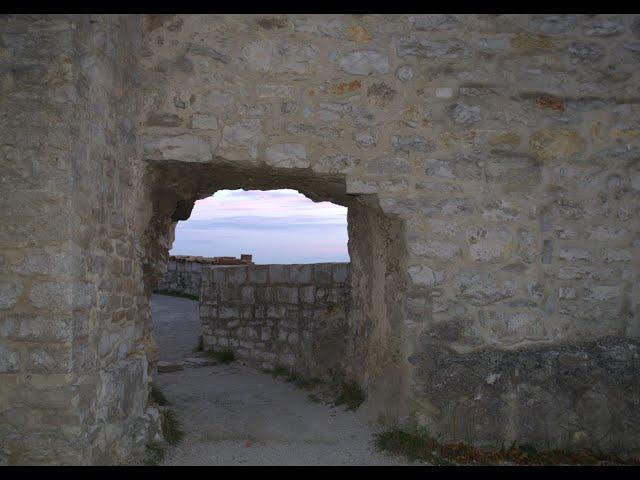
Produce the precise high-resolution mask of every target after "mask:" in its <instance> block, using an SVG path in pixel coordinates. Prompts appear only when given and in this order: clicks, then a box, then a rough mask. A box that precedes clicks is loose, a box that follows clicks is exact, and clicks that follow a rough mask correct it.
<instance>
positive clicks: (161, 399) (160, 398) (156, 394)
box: [150, 385, 170, 407]
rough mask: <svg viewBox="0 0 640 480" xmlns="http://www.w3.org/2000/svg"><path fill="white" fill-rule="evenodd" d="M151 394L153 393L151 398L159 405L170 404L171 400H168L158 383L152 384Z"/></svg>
mask: <svg viewBox="0 0 640 480" xmlns="http://www.w3.org/2000/svg"><path fill="white" fill-rule="evenodd" d="M150 395H151V400H152V401H153V402H155V403H157V404H158V405H160V406H161V407H166V406H167V405H170V402H169V400H167V397H165V395H164V393H163V392H162V390H161V389H160V387H158V386H157V385H151V393H150Z"/></svg>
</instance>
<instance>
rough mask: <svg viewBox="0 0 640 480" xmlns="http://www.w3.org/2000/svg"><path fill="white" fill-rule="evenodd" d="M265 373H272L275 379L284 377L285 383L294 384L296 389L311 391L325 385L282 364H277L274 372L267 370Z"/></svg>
mask: <svg viewBox="0 0 640 480" xmlns="http://www.w3.org/2000/svg"><path fill="white" fill-rule="evenodd" d="M265 373H270V374H271V375H272V376H273V377H274V378H277V377H284V381H285V382H290V383H293V384H294V385H295V386H296V387H298V388H300V389H303V390H311V389H313V388H315V387H317V386H318V385H321V384H322V383H323V382H322V380H321V379H319V378H316V377H305V376H303V375H300V374H299V373H297V372H295V371H293V370H292V369H291V368H289V367H287V366H285V365H281V364H276V365H275V366H274V367H273V370H265Z"/></svg>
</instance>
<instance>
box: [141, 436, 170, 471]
mask: <svg viewBox="0 0 640 480" xmlns="http://www.w3.org/2000/svg"><path fill="white" fill-rule="evenodd" d="M145 453H146V455H145V458H144V464H145V465H147V466H149V467H156V466H158V465H159V464H160V462H162V461H163V460H164V455H165V452H164V448H162V446H160V445H159V444H158V443H156V442H152V443H149V444H147V448H146V452H145Z"/></svg>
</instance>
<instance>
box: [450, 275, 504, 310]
mask: <svg viewBox="0 0 640 480" xmlns="http://www.w3.org/2000/svg"><path fill="white" fill-rule="evenodd" d="M453 287H454V288H455V289H456V293H457V294H458V295H459V296H460V297H461V298H464V299H466V300H468V301H469V302H470V303H472V304H473V305H489V304H492V303H495V302H497V301H499V300H503V299H505V298H509V297H512V296H513V294H514V293H515V285H514V283H513V282H511V281H503V282H499V281H498V280H496V279H495V277H494V276H493V275H492V274H491V273H489V272H487V271H484V270H477V269H470V268H463V269H460V270H459V271H458V272H457V273H456V274H455V275H454V277H453Z"/></svg>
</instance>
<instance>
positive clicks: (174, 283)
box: [156, 254, 253, 297]
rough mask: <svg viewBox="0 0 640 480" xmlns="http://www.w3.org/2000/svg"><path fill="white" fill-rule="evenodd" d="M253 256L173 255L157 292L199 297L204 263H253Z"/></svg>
mask: <svg viewBox="0 0 640 480" xmlns="http://www.w3.org/2000/svg"><path fill="white" fill-rule="evenodd" d="M251 258H252V257H251V255H247V254H242V255H240V258H235V257H198V256H193V255H191V256H179V255H172V256H171V257H169V263H168V264H167V271H166V272H165V274H164V276H163V277H162V280H161V281H160V283H159V284H158V288H157V289H156V292H157V293H170V294H181V295H189V296H192V297H199V296H200V286H201V285H202V277H201V272H202V266H203V265H243V264H244V265H253V262H252V261H251Z"/></svg>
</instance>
